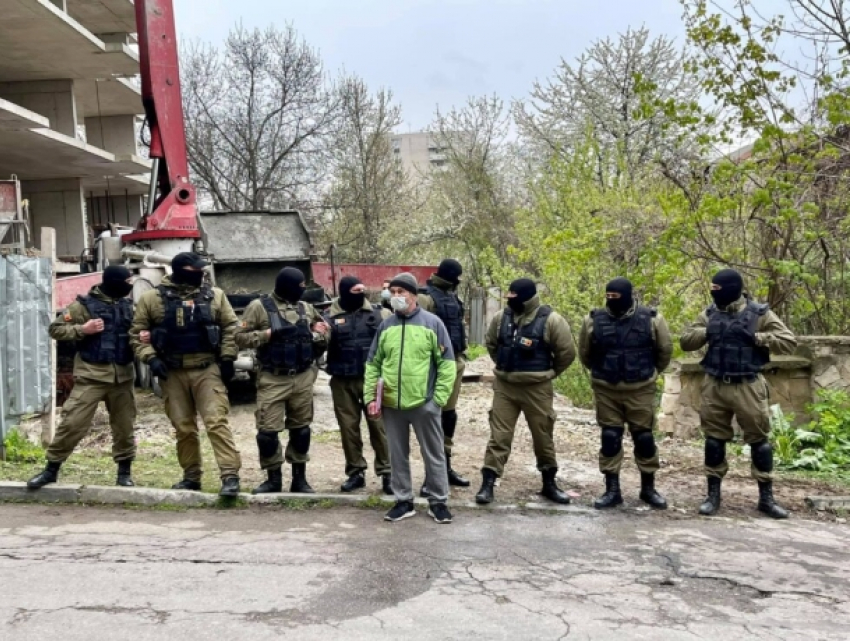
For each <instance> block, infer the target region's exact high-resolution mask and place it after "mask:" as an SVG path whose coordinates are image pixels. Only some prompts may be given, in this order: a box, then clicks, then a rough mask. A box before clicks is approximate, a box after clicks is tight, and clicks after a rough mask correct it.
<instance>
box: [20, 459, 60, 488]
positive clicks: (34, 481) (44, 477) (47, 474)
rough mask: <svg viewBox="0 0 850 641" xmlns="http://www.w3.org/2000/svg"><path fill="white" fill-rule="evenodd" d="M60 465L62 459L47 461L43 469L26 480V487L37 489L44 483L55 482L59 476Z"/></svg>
mask: <svg viewBox="0 0 850 641" xmlns="http://www.w3.org/2000/svg"><path fill="white" fill-rule="evenodd" d="M60 467H62V461H47V465H46V466H45V467H44V470H43V471H42V472H40V473H39V474H36V475H35V476H33V477H32V478H31V479H30V480H29V481H27V487H28V488H29V489H31V490H37V489H39V488H42V487H44V486H45V485H50V484H51V483H55V482H56V480H57V479H58V478H59V468H60Z"/></svg>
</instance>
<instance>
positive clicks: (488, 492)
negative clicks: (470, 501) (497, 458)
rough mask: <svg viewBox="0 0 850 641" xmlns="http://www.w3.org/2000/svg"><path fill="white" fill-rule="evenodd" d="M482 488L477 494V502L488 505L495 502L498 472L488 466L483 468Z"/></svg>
mask: <svg viewBox="0 0 850 641" xmlns="http://www.w3.org/2000/svg"><path fill="white" fill-rule="evenodd" d="M481 478H482V481H481V489H480V490H478V494H476V495H475V502H476V503H478V504H479V505H486V504H487V503H492V502H493V498H494V496H493V486H494V485H495V484H496V479H497V478H498V477H497V476H496V473H495V472H494V471H493V470H491V469H488V468H486V467H485V468H484V469H483V470H481Z"/></svg>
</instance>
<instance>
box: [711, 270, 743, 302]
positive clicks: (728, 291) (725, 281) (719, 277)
mask: <svg viewBox="0 0 850 641" xmlns="http://www.w3.org/2000/svg"><path fill="white" fill-rule="evenodd" d="M711 283H712V284H713V285H720V289H717V290H715V289H712V290H711V297H712V298H713V299H714V303H715V305H717V306H718V307H726V306H727V305H731V304H732V303H734V302H735V301H736V300H738V299H739V298H741V294H742V293H743V291H744V279H743V278H741V274H739V273H738V272H737V271H735V270H734V269H721V270H720V271H719V272H717V273H716V274H715V275H714V278H712V279H711Z"/></svg>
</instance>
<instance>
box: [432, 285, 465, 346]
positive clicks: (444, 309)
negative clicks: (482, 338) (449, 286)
mask: <svg viewBox="0 0 850 641" xmlns="http://www.w3.org/2000/svg"><path fill="white" fill-rule="evenodd" d="M424 293H426V294H428V295H429V296H430V297H431V298H432V299H433V300H434V314H436V315H437V316H438V317H439V319H440V320H441V321H443V325H445V326H446V330H447V331H448V333H449V339H450V340H451V341H452V351H454V353H455V357H457V356H458V355H459V354H463V353H464V352H465V351H466V348H467V344H466V329H465V328H464V326H463V316H464V310H463V302H462V301H461V300H460V298H458V296H457V294H455V293H454V292H447V291H444V290H442V289H440V288H439V287H435V286H434V285H432V284H431V283H430V281H429V283H428V287H426V288H425V289H424Z"/></svg>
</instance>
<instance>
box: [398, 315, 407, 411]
mask: <svg viewBox="0 0 850 641" xmlns="http://www.w3.org/2000/svg"><path fill="white" fill-rule="evenodd" d="M405 329H407V319H405V318H404V317H402V319H401V353H400V354H399V356H398V409H401V368H402V365H403V363H404V330H405Z"/></svg>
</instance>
